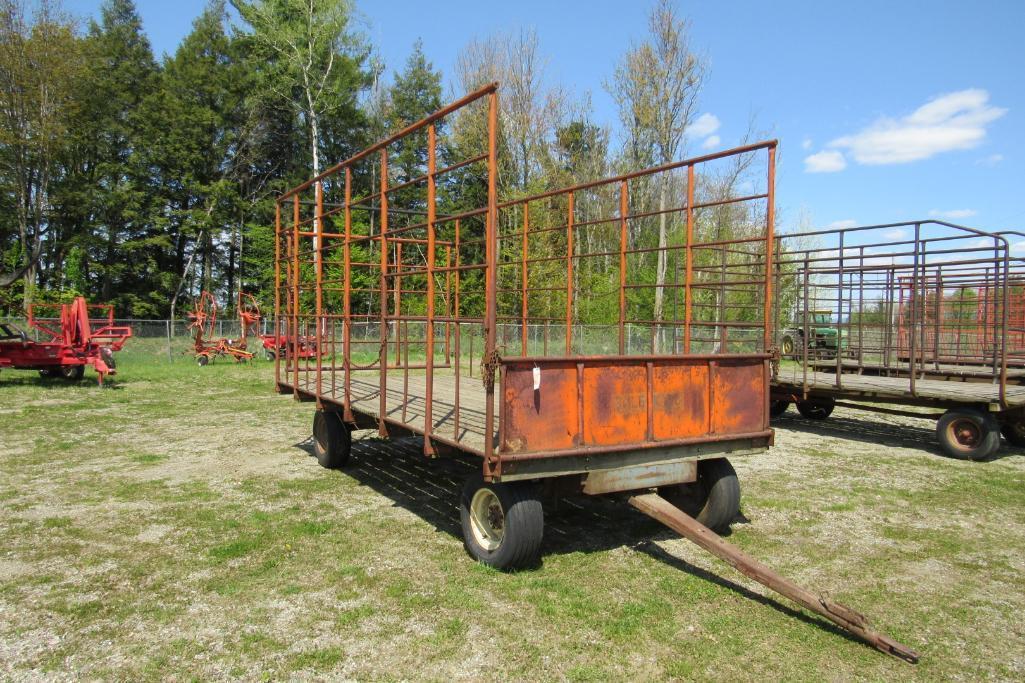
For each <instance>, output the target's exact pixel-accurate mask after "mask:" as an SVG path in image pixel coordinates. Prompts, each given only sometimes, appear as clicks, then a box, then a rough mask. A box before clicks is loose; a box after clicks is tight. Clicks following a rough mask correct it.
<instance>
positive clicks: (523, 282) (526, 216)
mask: <svg viewBox="0 0 1025 683" xmlns="http://www.w3.org/2000/svg"><path fill="white" fill-rule="evenodd" d="M529 229H530V202H524V203H523V256H522V258H521V260H520V290H521V293H520V315H521V318H522V319H521V323H520V325H521V330H520V355H521V356H526V355H527V230H529Z"/></svg>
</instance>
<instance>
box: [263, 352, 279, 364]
mask: <svg viewBox="0 0 1025 683" xmlns="http://www.w3.org/2000/svg"><path fill="white" fill-rule="evenodd" d="M263 355H265V356H267V360H269V361H271V362H272V363H273V362H274V359H275V358H277V354H276V353H274V349H266V350H265V351H264V354H263Z"/></svg>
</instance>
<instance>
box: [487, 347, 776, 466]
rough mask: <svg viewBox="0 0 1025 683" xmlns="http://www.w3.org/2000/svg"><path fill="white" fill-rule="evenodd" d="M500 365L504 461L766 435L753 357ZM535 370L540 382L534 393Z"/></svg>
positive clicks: (760, 379)
mask: <svg viewBox="0 0 1025 683" xmlns="http://www.w3.org/2000/svg"><path fill="white" fill-rule="evenodd" d="M503 363H504V364H505V366H506V367H505V376H504V386H503V390H502V406H501V410H502V411H503V420H504V422H503V424H504V433H503V441H502V443H501V444H500V451H501V452H502V453H504V454H522V453H544V452H554V451H562V452H563V453H562V454H565V453H566V452H567V451H572V450H579V451H591V450H601V449H603V448H617V449H622V447H624V446H627V447H629V446H632V445H637V446H638V447H643V446H644V445H651V444H657V443H659V442H664V441H678V440H681V439H697V440H699V441H700V440H702V439H705V438H707V440H708V441H717V440H722V439H723V437H728V436H730V435H734V434H735V435H750V434H752V433H756V432H761V431H764V430H766V429H767V417H766V416H767V406H766V405H765V397H766V395H767V394H766V387H765V376H766V373H765V368H764V363H765V360H764V357H763V356H761V355H759V356H752V357H750V358H730V359H728V360H724V359H718V358H716V357H709V356H704V357H693V358H692V357H687V356H675V357H673V356H661V357H659V356H648V357H622V356H621V357H614V358H596V357H589V358H577V359H557V360H556V359H534V360H530V361H528V362H524V361H522V360H520V359H511V360H510V361H503ZM535 368H536V369H537V372H538V373H539V375H540V382H539V386H538V388H536V389H535Z"/></svg>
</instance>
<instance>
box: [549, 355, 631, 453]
mask: <svg viewBox="0 0 1025 683" xmlns="http://www.w3.org/2000/svg"><path fill="white" fill-rule="evenodd" d="M645 375H646V368H645V366H644V365H640V366H638V365H611V364H609V363H595V364H588V365H585V366H584V368H583V382H582V389H583V399H584V400H583V406H582V408H583V414H584V415H583V417H584V419H583V424H582V426H583V428H584V434H583V439H582V440H581V441H582V443H583V445H585V446H614V445H620V444H627V443H638V442H642V441H644V440H645V436H646V434H647V410H648V406H647V401H648V396H647V393H648V392H647V386H646V385H647V383H646V381H645ZM542 386H543V385H542ZM575 398H576V397H575Z"/></svg>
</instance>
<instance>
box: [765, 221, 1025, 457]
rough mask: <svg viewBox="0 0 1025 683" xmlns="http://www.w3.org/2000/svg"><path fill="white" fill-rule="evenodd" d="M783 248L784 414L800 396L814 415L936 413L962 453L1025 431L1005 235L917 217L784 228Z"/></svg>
mask: <svg viewBox="0 0 1025 683" xmlns="http://www.w3.org/2000/svg"><path fill="white" fill-rule="evenodd" d="M776 256H777V265H778V270H777V276H776V278H777V282H776V286H777V291H778V292H779V295H778V296H777V299H776V303H775V312H776V328H777V337H778V339H777V343H778V344H779V347H780V348H781V350H782V352H783V353H782V360H781V363H780V365H779V367H778V369H777V371H776V373H775V375H774V378H773V389H772V393H773V405H772V411H773V414H774V415H779V414H782V413H783V412H784V411H785V410H786V409H787V407H788V406H789V405H790V403H791V402H796V404H797V408H798V410H800V412H801V414H802V415H804V416H805V417H808V418H811V419H825V418H826V417H828V416H829V415H830V414H831V413H832V411H833V408H834V406H836V405H842V406H845V407H850V408H859V409H863V410H869V411H876V412H879V413H887V414H895V415H906V416H913V417H926V418H928V417H932V418H934V419H937V437H938V439H939V442H940V445H941V446H942V447H943V449H944V451H945V452H947V453H948V454H950V455H952V456H954V457H958V458H973V459H985V458H987V457H989V456H990V455H992V454H993V453H994V452H995V451H996V450H997V449H998V448H999V446H1000V433H1001V431H1003V433H1004V434H1005V435H1006V436H1007V438H1008V439H1010V440H1011V441H1013V442H1014V443H1016V444H1019V445H1020V444H1021V443H1025V431H1023V430H1025V386H1020V385H1021V384H1022V380H1023V379H1025V364H1023V362H1022V359H1023V358H1025V335H1023V334H1022V333H1021V332H1018V331H1016V330H1017V328H1015V327H1014V325H1013V324H1012V323H1013V322H1014V321H1015V320H1016V319H1017V318H1020V317H1021V315H1020V314H1021V312H1022V311H1021V306H1020V303H1021V302H1020V299H1021V288H1022V278H1021V273H1018V274H1014V273H1013V272H1012V270H1011V268H1010V266H1011V264H1012V263H1013V261H1012V259H1010V257H1009V249H1008V242H1007V239H1006V238H1005V237H1003V236H1001V235H994V234H990V233H986V232H982V231H980V230H975V229H972V228H966V227H963V226H959V225H953V224H950V223H944V222H941V221H916V222H907V223H894V224H887V225H875V226H863V227H854V228H847V229H840V230H825V231H814V232H804V233H788V234H783V235H779V236H777V243H776ZM1015 282H1018V283H1019V284H1015ZM1016 302H1017V303H1016ZM894 405H896V406H914V407H918V408H923V407H924V408H933V409H935V410H937V411H944V412H942V413H923V412H915V411H909V410H902V409H900V408H894V407H892V406H894Z"/></svg>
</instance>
